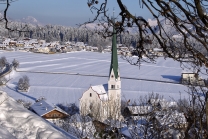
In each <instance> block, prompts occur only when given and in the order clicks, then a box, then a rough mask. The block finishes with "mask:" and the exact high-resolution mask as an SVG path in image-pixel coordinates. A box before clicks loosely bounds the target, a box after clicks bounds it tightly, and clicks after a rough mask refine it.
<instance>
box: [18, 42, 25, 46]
mask: <svg viewBox="0 0 208 139" xmlns="http://www.w3.org/2000/svg"><path fill="white" fill-rule="evenodd" d="M24 45H25V43H24V41H18V42H17V43H16V46H17V47H24Z"/></svg>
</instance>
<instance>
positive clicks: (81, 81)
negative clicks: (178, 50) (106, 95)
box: [0, 51, 188, 104]
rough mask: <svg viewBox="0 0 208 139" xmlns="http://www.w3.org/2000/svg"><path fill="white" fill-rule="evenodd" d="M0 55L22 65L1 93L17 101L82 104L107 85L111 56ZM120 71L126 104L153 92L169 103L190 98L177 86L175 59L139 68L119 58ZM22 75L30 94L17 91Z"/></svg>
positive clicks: (182, 88)
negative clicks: (93, 89)
mask: <svg viewBox="0 0 208 139" xmlns="http://www.w3.org/2000/svg"><path fill="white" fill-rule="evenodd" d="M0 55H2V56H5V57H6V58H7V59H8V61H10V62H11V61H12V60H13V59H14V58H15V59H17V60H18V61H19V62H20V67H19V68H18V72H15V73H14V74H11V75H10V78H11V80H10V81H9V82H8V83H7V86H4V87H2V90H4V91H6V92H7V93H8V94H9V95H10V96H11V97H13V98H15V99H23V100H26V101H31V102H34V101H35V100H36V99H37V98H39V97H40V96H44V97H45V98H46V101H47V102H49V103H54V104H57V103H76V104H79V99H80V98H81V96H82V94H83V92H85V91H86V90H87V89H88V88H89V87H90V86H94V85H98V84H106V83H107V82H108V75H109V68H110V58H111V54H110V53H104V54H101V53H96V52H74V53H64V54H53V55H50V54H39V53H27V52H6V51H1V52H0ZM119 69H120V75H121V90H122V99H124V100H128V99H131V100H132V101H137V100H139V97H140V96H142V95H143V96H144V95H148V94H149V93H152V92H154V93H159V94H160V95H163V96H164V97H165V98H166V99H167V100H170V99H172V98H174V99H175V100H177V99H179V98H184V97H187V96H188V94H187V93H186V91H187V90H188V89H187V87H186V86H183V85H181V84H178V83H179V82H180V80H181V72H182V69H181V67H180V63H178V62H176V61H173V60H172V59H168V58H167V59H166V60H164V58H162V57H161V58H158V60H157V63H156V64H151V63H142V65H141V67H137V66H133V65H130V64H129V63H128V62H126V61H125V60H123V59H121V58H120V57H119ZM23 75H27V76H28V77H29V79H30V85H31V87H30V90H29V92H27V93H24V92H17V91H16V85H17V82H18V80H19V78H21V77H22V76H23ZM97 75H98V76H97ZM140 79H150V80H158V81H168V82H173V83H164V82H153V81H145V80H140ZM175 83H176V84H175ZM179 92H180V93H179Z"/></svg>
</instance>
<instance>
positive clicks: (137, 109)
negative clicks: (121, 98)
mask: <svg viewBox="0 0 208 139" xmlns="http://www.w3.org/2000/svg"><path fill="white" fill-rule="evenodd" d="M128 109H129V111H130V112H131V114H147V113H149V112H151V111H152V106H150V105H141V106H128Z"/></svg>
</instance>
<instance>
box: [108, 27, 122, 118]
mask: <svg viewBox="0 0 208 139" xmlns="http://www.w3.org/2000/svg"><path fill="white" fill-rule="evenodd" d="M111 52H112V54H111V64H110V71H109V79H108V97H109V100H110V103H111V104H110V107H111V108H109V109H110V111H109V112H110V113H111V114H110V115H112V113H114V114H116V115H117V116H120V111H121V79H120V72H119V67H118V55H117V43H116V31H115V28H113V38H112V48H111ZM117 116H116V117H117Z"/></svg>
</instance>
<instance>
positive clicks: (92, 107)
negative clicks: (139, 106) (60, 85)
mask: <svg viewBox="0 0 208 139" xmlns="http://www.w3.org/2000/svg"><path fill="white" fill-rule="evenodd" d="M111 49H112V50H111V51H112V54H111V63H110V71H109V78H108V84H102V85H95V86H90V87H89V88H88V89H87V90H86V91H85V92H84V93H83V94H82V97H81V98H80V114H81V115H91V116H93V117H94V118H95V119H98V120H100V121H104V120H106V119H107V118H112V119H118V120H119V119H121V117H122V116H121V78H120V72H119V67H118V56H117V43H116V31H115V29H113V38H112V48H111Z"/></svg>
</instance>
